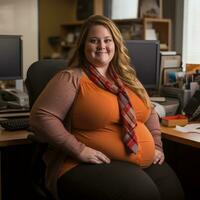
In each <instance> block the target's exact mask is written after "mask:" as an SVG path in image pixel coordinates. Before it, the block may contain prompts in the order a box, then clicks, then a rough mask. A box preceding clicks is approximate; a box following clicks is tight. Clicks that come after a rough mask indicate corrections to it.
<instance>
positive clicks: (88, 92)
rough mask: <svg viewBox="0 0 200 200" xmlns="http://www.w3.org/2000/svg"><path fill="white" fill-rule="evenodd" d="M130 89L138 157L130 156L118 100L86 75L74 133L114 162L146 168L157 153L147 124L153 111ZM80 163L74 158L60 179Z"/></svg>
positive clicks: (76, 104)
mask: <svg viewBox="0 0 200 200" xmlns="http://www.w3.org/2000/svg"><path fill="white" fill-rule="evenodd" d="M126 89H127V91H128V94H129V97H130V100H131V103H132V105H133V108H134V110H135V114H136V119H137V126H136V128H135V134H136V136H137V139H138V147H139V150H138V153H137V154H134V153H127V152H126V147H125V144H124V142H123V137H124V133H123V126H122V124H121V122H120V113H119V106H118V100H117V96H116V95H114V94H112V93H110V92H108V91H106V90H104V89H101V88H100V87H98V86H97V85H96V84H94V83H93V82H92V81H91V80H89V79H88V77H87V76H86V75H85V74H84V75H83V76H82V77H81V79H80V88H79V93H78V95H77V98H76V101H75V102H74V104H73V108H72V112H71V125H72V130H71V132H72V134H73V135H75V137H76V138H77V139H78V140H79V141H80V142H82V143H84V144H85V145H87V146H89V147H92V148H94V149H96V150H99V151H101V152H103V153H104V154H106V155H107V156H108V157H109V158H110V159H115V160H124V161H129V162H132V163H136V164H138V165H139V166H142V167H146V166H149V165H150V164H151V163H152V161H153V157H154V150H155V145H154V140H153V137H152V134H151V133H150V132H149V130H148V129H147V127H146V126H145V124H144V122H145V121H146V120H147V119H148V117H149V115H150V109H148V108H147V107H146V106H145V104H144V103H143V102H142V100H141V99H140V98H139V97H138V96H137V95H135V94H134V93H133V92H132V91H131V90H130V89H128V88H126ZM97 105H98V106H97ZM78 162H79V161H77V160H75V159H72V158H70V159H69V158H68V159H66V160H65V163H64V165H63V167H62V170H61V172H60V175H62V174H63V173H65V172H66V171H68V170H69V169H71V168H73V167H74V166H76V165H77V164H78Z"/></svg>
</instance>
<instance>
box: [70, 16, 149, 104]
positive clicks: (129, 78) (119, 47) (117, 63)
mask: <svg viewBox="0 0 200 200" xmlns="http://www.w3.org/2000/svg"><path fill="white" fill-rule="evenodd" d="M95 25H103V26H104V27H106V28H108V29H109V30H110V32H111V34H112V37H113V40H114V43H115V54H114V57H113V59H112V61H111V63H110V64H111V65H112V66H113V67H114V68H115V70H116V72H117V73H118V75H119V76H120V78H121V79H122V81H123V82H124V83H125V84H126V85H127V86H128V87H129V88H130V89H131V90H132V91H133V92H135V93H136V94H137V95H138V96H139V97H140V98H141V99H142V101H143V102H144V103H145V104H146V105H147V106H148V107H150V105H151V104H150V100H149V97H148V95H147V92H146V90H145V89H144V87H143V86H142V84H141V83H140V82H139V81H138V79H137V77H136V72H135V70H134V69H133V67H131V62H130V57H129V56H128V50H127V48H126V47H125V45H124V40H123V38H122V35H121V33H120V31H119V29H118V28H117V26H116V25H115V24H114V22H113V21H112V20H110V19H109V18H107V17H105V16H102V15H92V16H90V17H89V18H88V19H87V20H86V21H85V22H84V24H83V26H82V28H81V32H80V36H79V38H78V40H77V42H76V47H75V51H74V53H73V55H72V57H71V59H70V61H69V67H70V68H74V67H81V66H83V65H84V64H85V63H86V62H87V60H86V57H85V53H84V46H85V41H86V38H87V35H88V32H89V30H90V28H91V27H92V26H95Z"/></svg>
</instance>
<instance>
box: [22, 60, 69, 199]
mask: <svg viewBox="0 0 200 200" xmlns="http://www.w3.org/2000/svg"><path fill="white" fill-rule="evenodd" d="M66 68H67V62H66V60H64V59H63V60H57V59H56V60H40V61H37V62H34V63H33V64H32V65H31V66H30V67H29V69H28V71H27V77H26V80H25V85H26V88H27V92H28V95H29V104H30V108H31V107H32V105H33V104H34V102H35V100H36V99H37V97H38V96H39V94H40V93H41V92H42V90H43V89H44V87H45V86H46V84H47V83H48V81H49V80H50V79H51V78H52V77H53V76H54V75H55V74H56V73H57V72H58V71H60V70H62V69H66ZM30 136H31V137H29V139H30V140H31V141H32V143H33V144H35V145H34V148H35V150H34V152H33V155H32V162H31V166H30V179H31V185H32V190H33V195H35V199H45V200H52V199H53V197H52V196H51V194H50V193H49V192H48V191H47V190H46V188H45V178H44V177H45V175H44V174H45V165H44V162H43V160H42V155H43V153H44V151H45V149H46V147H47V144H45V143H40V142H39V141H37V139H36V138H35V137H34V135H30Z"/></svg>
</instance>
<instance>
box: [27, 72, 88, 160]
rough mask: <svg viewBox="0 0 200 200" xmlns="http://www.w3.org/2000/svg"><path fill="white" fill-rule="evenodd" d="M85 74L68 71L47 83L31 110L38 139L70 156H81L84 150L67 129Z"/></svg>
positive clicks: (32, 125)
mask: <svg viewBox="0 0 200 200" xmlns="http://www.w3.org/2000/svg"><path fill="white" fill-rule="evenodd" d="M80 74H81V72H80V70H79V71H78V69H76V70H64V71H62V72H59V73H58V74H56V75H55V76H54V77H53V78H52V79H51V80H50V81H49V83H48V84H47V86H46V87H45V89H44V90H43V91H42V93H41V95H40V96H39V97H38V99H37V100H36V102H35V104H34V105H33V107H32V109H31V114H30V125H31V127H32V129H33V130H34V133H35V135H36V137H37V138H39V139H40V140H41V141H43V142H46V143H48V144H50V145H52V146H54V147H56V148H58V149H61V150H62V151H64V152H65V153H67V154H71V155H72V156H75V157H76V156H78V155H79V154H80V152H81V151H82V150H83V148H84V146H85V145H84V144H83V143H81V142H79V141H78V140H77V139H76V138H75V137H74V136H73V135H72V134H71V133H70V132H69V131H68V130H67V129H66V128H65V126H64V121H65V119H66V116H67V115H68V114H69V111H70V108H71V106H72V104H73V102H74V99H75V96H76V93H77V91H78V88H79V79H80V76H81V75H80Z"/></svg>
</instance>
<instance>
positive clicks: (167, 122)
mask: <svg viewBox="0 0 200 200" xmlns="http://www.w3.org/2000/svg"><path fill="white" fill-rule="evenodd" d="M161 124H162V125H164V126H168V127H175V126H176V125H179V126H185V125H186V124H188V118H187V117H186V116H185V115H175V116H167V117H162V118H161Z"/></svg>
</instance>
